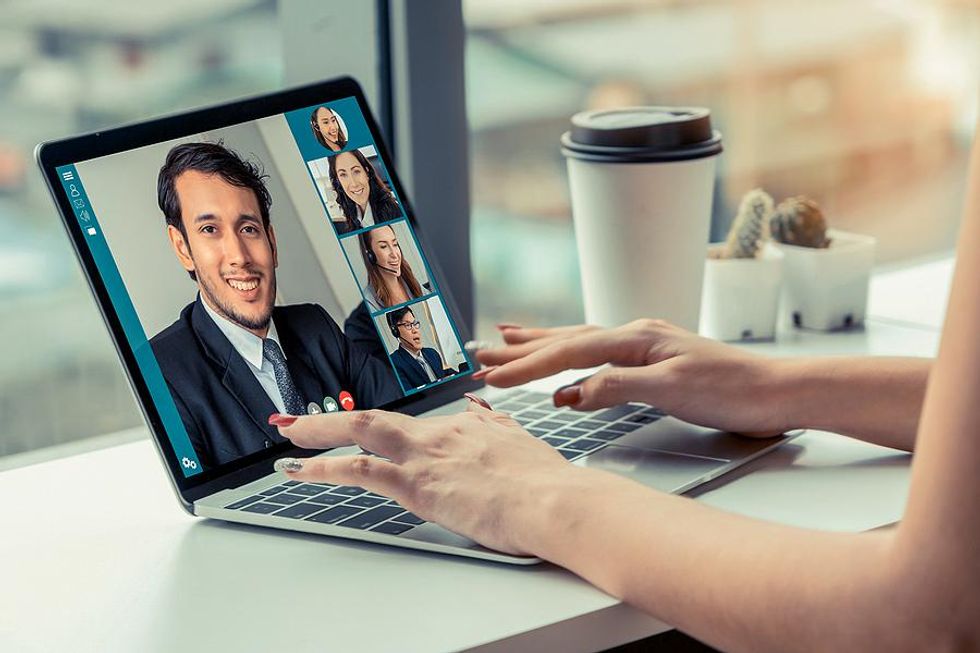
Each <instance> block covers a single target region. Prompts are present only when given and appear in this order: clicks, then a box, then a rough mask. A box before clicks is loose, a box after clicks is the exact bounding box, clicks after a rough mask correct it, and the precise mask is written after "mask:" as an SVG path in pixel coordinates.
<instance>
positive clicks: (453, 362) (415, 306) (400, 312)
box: [374, 297, 470, 391]
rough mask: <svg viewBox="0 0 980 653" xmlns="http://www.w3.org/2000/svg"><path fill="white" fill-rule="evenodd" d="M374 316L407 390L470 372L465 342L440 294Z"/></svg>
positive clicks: (399, 378) (400, 379) (399, 377)
mask: <svg viewBox="0 0 980 653" xmlns="http://www.w3.org/2000/svg"><path fill="white" fill-rule="evenodd" d="M374 319H375V321H376V322H377V324H378V330H379V331H380V332H381V333H382V334H383V336H382V337H383V338H384V341H385V347H386V350H387V351H388V356H389V357H390V358H391V362H392V365H393V366H394V368H395V371H396V373H397V374H398V380H399V381H400V382H401V385H402V388H403V389H404V390H406V391H408V390H411V389H414V388H423V387H426V386H428V385H431V384H432V383H436V382H439V381H442V380H444V379H448V378H451V377H453V376H455V375H457V374H461V373H464V372H467V371H469V369H470V366H469V363H468V362H467V358H466V354H465V352H464V351H463V345H462V343H460V341H459V336H458V335H457V334H456V331H455V329H453V326H452V323H451V322H450V320H449V316H448V315H447V314H446V308H445V306H444V305H443V303H442V300H441V299H440V298H439V297H432V298H430V299H426V300H422V301H418V302H413V303H411V304H406V305H403V306H399V307H396V308H394V309H392V310H390V311H388V312H386V313H382V314H380V315H376V316H375V318H374Z"/></svg>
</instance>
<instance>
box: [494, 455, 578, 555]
mask: <svg viewBox="0 0 980 653" xmlns="http://www.w3.org/2000/svg"><path fill="white" fill-rule="evenodd" d="M594 473H595V472H594V470H589V469H585V468H582V467H578V466H577V465H572V464H570V463H563V464H561V465H560V466H557V465H556V466H555V467H550V466H549V468H548V470H547V471H545V472H542V473H539V474H536V475H535V476H534V477H526V478H525V481H526V482H525V483H520V484H516V483H515V484H513V485H512V486H511V492H513V495H514V498H515V500H514V501H511V502H509V504H510V505H511V506H517V507H518V509H517V510H516V511H514V513H513V514H512V515H511V517H512V518H513V520H511V521H510V528H511V530H512V532H513V533H514V536H513V537H514V543H515V545H516V546H517V547H518V548H519V549H520V550H522V551H525V552H527V553H530V554H532V555H536V556H538V557H540V558H544V559H547V560H554V559H555V555H556V552H555V551H554V548H555V545H556V544H559V543H561V542H562V541H563V540H565V541H567V537H568V535H569V531H571V530H573V529H574V525H575V524H576V523H577V522H578V521H580V517H579V516H577V515H576V510H577V509H578V508H581V507H582V506H583V505H584V502H583V501H581V500H580V497H581V495H582V493H583V491H587V490H588V489H589V488H590V487H592V483H591V482H590V480H589V477H590V476H591V475H593V474H594Z"/></svg>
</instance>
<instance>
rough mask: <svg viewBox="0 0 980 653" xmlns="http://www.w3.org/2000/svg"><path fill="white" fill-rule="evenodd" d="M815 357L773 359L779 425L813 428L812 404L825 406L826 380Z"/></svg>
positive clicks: (771, 379) (772, 379)
mask: <svg viewBox="0 0 980 653" xmlns="http://www.w3.org/2000/svg"><path fill="white" fill-rule="evenodd" d="M818 363H819V361H816V360H815V359H812V358H777V359H772V360H771V368H770V373H769V390H768V391H769V392H770V393H771V396H772V398H773V400H774V414H775V416H776V421H777V422H778V425H777V428H779V429H781V430H783V431H790V430H793V429H800V428H810V427H813V426H814V424H813V422H812V419H811V413H812V407H813V406H815V405H817V406H823V407H826V401H824V395H825V394H826V393H827V382H828V379H825V378H824V377H823V376H822V375H821V374H820V373H819V370H818V369H817V368H816V366H817V364H818Z"/></svg>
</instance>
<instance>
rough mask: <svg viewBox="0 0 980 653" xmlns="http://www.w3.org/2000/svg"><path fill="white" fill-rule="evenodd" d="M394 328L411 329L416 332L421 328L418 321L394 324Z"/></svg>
mask: <svg viewBox="0 0 980 653" xmlns="http://www.w3.org/2000/svg"><path fill="white" fill-rule="evenodd" d="M395 326H400V327H405V328H406V329H411V330H412V331H416V330H418V328H419V327H420V326H422V323H421V322H419V321H418V320H415V321H414V322H398V323H396V324H395Z"/></svg>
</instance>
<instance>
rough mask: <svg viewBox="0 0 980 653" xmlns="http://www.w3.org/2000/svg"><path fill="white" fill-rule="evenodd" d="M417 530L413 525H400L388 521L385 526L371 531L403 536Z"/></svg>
mask: <svg viewBox="0 0 980 653" xmlns="http://www.w3.org/2000/svg"><path fill="white" fill-rule="evenodd" d="M413 528H415V527H414V526H412V525H411V524H399V523H397V522H393V521H386V522H385V523H383V524H378V525H377V526H375V527H374V528H372V529H371V530H372V531H374V532H375V533H385V534H386V535H401V534H402V533H404V532H405V531H408V530H411V529H413Z"/></svg>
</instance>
